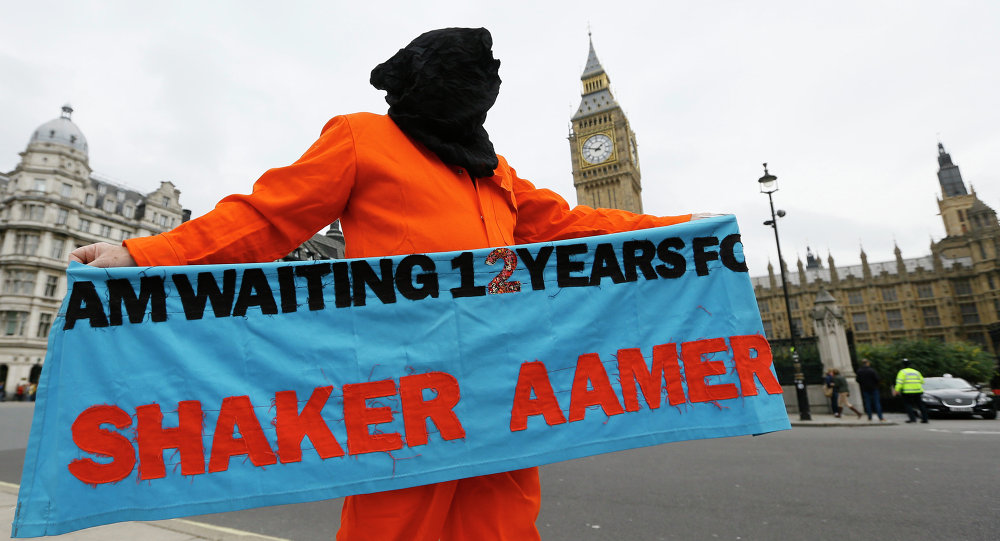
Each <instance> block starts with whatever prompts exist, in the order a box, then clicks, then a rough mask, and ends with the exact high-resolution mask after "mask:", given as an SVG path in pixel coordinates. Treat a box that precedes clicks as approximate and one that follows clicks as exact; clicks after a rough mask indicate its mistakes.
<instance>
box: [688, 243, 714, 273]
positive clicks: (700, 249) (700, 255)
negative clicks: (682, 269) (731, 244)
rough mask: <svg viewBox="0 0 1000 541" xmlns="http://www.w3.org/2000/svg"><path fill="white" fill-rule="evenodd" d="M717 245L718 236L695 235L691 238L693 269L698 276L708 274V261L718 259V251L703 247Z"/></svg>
mask: <svg viewBox="0 0 1000 541" xmlns="http://www.w3.org/2000/svg"><path fill="white" fill-rule="evenodd" d="M718 245H719V238H718V237H695V238H694V239H692V240H691V247H692V248H693V249H694V270H695V272H696V273H698V276H705V275H706V274H708V262H709V261H715V260H717V259H719V252H716V251H714V250H709V251H706V250H705V249H706V248H709V247H711V246H718Z"/></svg>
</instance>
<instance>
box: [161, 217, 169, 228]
mask: <svg viewBox="0 0 1000 541" xmlns="http://www.w3.org/2000/svg"><path fill="white" fill-rule="evenodd" d="M159 223H160V227H167V226H168V225H169V224H170V217H169V216H167V215H166V214H161V215H160V216H159Z"/></svg>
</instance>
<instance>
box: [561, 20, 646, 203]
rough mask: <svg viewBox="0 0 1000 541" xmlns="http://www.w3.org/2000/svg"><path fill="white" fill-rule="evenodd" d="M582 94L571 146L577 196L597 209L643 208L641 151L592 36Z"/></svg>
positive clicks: (580, 201)
mask: <svg viewBox="0 0 1000 541" xmlns="http://www.w3.org/2000/svg"><path fill="white" fill-rule="evenodd" d="M580 80H581V81H583V96H582V99H581V100H580V107H579V109H577V111H576V114H574V115H573V118H572V119H571V120H572V123H573V124H572V128H571V131H570V134H569V149H570V155H571V157H572V160H573V185H574V186H576V201H577V203H578V204H580V205H587V206H590V207H595V208H598V207H600V208H615V209H622V210H628V211H631V212H637V213H641V212H642V185H641V183H640V181H639V177H640V174H639V153H638V149H637V148H636V144H635V134H634V133H632V129H631V128H630V127H629V125H628V119H627V118H625V113H624V112H623V111H622V108H621V106H619V105H618V102H617V101H615V98H614V96H612V95H611V82H610V80H609V79H608V74H607V73H605V72H604V68H603V67H601V62H600V61H599V60H598V59H597V53H595V52H594V42H593V40H592V39H591V40H590V54H589V55H588V56H587V67H586V68H584V70H583V75H582V76H581V77H580Z"/></svg>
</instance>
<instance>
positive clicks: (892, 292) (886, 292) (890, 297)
mask: <svg viewBox="0 0 1000 541" xmlns="http://www.w3.org/2000/svg"><path fill="white" fill-rule="evenodd" d="M882 300H883V301H895V300H898V298H897V297H896V288H895V287H883V288H882Z"/></svg>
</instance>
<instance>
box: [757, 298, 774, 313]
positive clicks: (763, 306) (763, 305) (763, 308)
mask: <svg viewBox="0 0 1000 541" xmlns="http://www.w3.org/2000/svg"><path fill="white" fill-rule="evenodd" d="M757 307H758V308H759V309H760V313H762V314H766V313H768V312H770V311H771V308H770V303H768V302H767V301H766V300H763V301H760V304H758V305H757Z"/></svg>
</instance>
